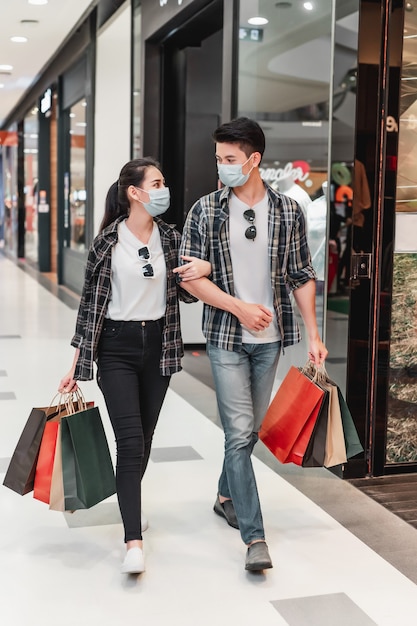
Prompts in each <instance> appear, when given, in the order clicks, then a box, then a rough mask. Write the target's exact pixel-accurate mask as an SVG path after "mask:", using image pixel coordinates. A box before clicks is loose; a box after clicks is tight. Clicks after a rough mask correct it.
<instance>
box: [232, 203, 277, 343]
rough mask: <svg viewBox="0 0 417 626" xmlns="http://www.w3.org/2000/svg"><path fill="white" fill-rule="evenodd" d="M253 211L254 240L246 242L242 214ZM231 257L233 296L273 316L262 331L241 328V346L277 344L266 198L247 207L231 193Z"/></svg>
mask: <svg viewBox="0 0 417 626" xmlns="http://www.w3.org/2000/svg"><path fill="white" fill-rule="evenodd" d="M249 208H251V209H253V210H254V212H255V221H254V225H255V226H256V237H255V239H253V240H250V239H246V237H245V231H246V229H247V228H248V227H249V226H250V225H251V224H250V222H248V221H247V220H246V219H245V218H244V217H243V213H244V211H246V210H247V209H249ZM229 211H230V214H229V228H230V254H231V257H232V268H233V283H234V287H235V296H236V297H237V298H239V299H240V300H243V301H244V302H251V303H254V304H255V303H256V304H263V305H264V306H266V307H267V308H268V309H269V310H270V311H271V313H273V315H274V317H273V320H272V322H271V324H270V325H269V326H268V328H266V329H265V330H261V331H254V330H248V329H247V328H245V327H244V326H242V341H243V343H272V342H273V341H279V339H280V333H279V330H278V324H277V320H276V315H275V312H274V307H273V294H272V286H271V267H270V260H269V254H268V196H267V194H266V192H265V196H264V198H263V199H262V200H261V201H260V202H258V203H257V204H255V205H254V206H253V207H249V206H248V205H247V204H245V203H244V202H242V201H241V200H239V198H238V197H237V196H236V195H235V194H234V193H233V192H232V194H231V196H230V201H229Z"/></svg>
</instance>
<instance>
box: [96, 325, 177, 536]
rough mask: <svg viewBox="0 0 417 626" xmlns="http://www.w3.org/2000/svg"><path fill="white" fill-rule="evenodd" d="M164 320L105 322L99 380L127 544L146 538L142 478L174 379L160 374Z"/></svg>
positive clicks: (101, 342) (101, 343) (99, 352)
mask: <svg viewBox="0 0 417 626" xmlns="http://www.w3.org/2000/svg"><path fill="white" fill-rule="evenodd" d="M161 335H162V320H157V321H146V322H123V321H112V320H106V321H105V323H104V327H103V331H102V334H101V337H100V344H99V351H98V381H99V386H100V389H101V391H102V392H103V395H104V399H105V401H106V406H107V410H108V413H109V417H110V421H111V423H112V426H113V430H114V434H115V438H116V449H117V463H116V488H117V497H118V500H119V506H120V513H121V515H122V520H123V525H124V530H125V542H127V541H132V540H134V539H142V532H141V522H140V514H141V480H142V477H143V475H144V473H145V470H146V466H147V464H148V460H149V454H150V451H151V444H152V437H153V433H154V430H155V426H156V423H157V421H158V417H159V413H160V410H161V407H162V403H163V401H164V398H165V394H166V392H167V389H168V385H169V381H170V377H169V376H161V374H160V372H159V361H160V357H161V346H162V341H161Z"/></svg>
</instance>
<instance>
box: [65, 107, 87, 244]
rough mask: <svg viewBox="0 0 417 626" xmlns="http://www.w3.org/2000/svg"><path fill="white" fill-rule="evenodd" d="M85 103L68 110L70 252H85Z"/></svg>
mask: <svg viewBox="0 0 417 626" xmlns="http://www.w3.org/2000/svg"><path fill="white" fill-rule="evenodd" d="M86 112H87V103H86V101H85V100H84V99H83V100H80V101H79V102H77V103H76V104H75V105H74V106H72V107H71V109H70V113H69V116H70V135H71V141H70V188H69V210H70V226H71V240H70V247H71V249H72V250H78V251H79V252H82V251H84V250H85V208H86V200H87V191H86V184H85V178H86V151H85V136H86V126H87V122H86V119H87V116H86Z"/></svg>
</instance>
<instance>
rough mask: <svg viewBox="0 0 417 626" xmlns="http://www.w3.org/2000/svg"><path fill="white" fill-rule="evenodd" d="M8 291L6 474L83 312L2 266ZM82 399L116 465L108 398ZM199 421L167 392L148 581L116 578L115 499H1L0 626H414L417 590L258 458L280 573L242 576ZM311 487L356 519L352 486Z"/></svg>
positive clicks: (204, 423) (1, 455) (217, 444)
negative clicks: (71, 505) (87, 506)
mask: <svg viewBox="0 0 417 626" xmlns="http://www.w3.org/2000/svg"><path fill="white" fill-rule="evenodd" d="M0 284H1V286H2V298H1V300H0V371H2V372H5V375H1V376H0V392H5V393H6V392H12V393H14V394H15V396H16V397H15V399H4V400H2V399H1V396H0V472H3V473H4V471H5V468H6V467H7V460H8V458H9V457H10V456H11V454H12V452H13V449H14V446H15V444H16V441H17V438H18V436H19V435H20V432H21V430H22V428H23V425H24V423H25V421H26V419H27V416H28V414H29V412H30V409H31V408H32V406H45V405H48V404H49V401H50V400H51V399H52V396H53V395H54V393H55V389H56V388H57V385H58V382H59V379H60V378H61V376H62V375H63V374H65V373H66V371H67V370H68V369H69V366H70V363H71V360H72V348H71V347H70V346H69V339H70V337H71V335H72V333H73V328H74V323H75V311H73V310H71V309H69V308H68V307H67V306H66V305H65V304H63V303H62V302H60V301H59V300H58V299H57V298H55V296H53V295H52V294H51V293H49V292H48V291H47V290H46V289H44V288H43V287H40V286H39V284H38V283H37V282H36V281H35V280H34V279H33V278H31V277H30V276H29V275H27V274H26V273H24V272H23V271H22V270H20V269H19V268H17V267H16V265H14V263H12V262H11V261H9V260H7V259H5V258H3V257H2V256H1V255H0ZM13 336H18V337H19V338H16V337H13ZM177 376H183V377H184V378H185V377H187V376H188V375H187V374H185V373H184V374H183V373H181V374H178V375H177ZM190 380H191V377H189V378H188V381H190ZM191 384H192V383H191ZM82 389H83V391H84V393H85V395H86V397H87V398H88V399H89V400H90V399H94V400H95V402H96V403H97V404H98V405H99V407H100V410H101V413H102V417H103V421H104V424H105V428H106V432H107V435H108V439H109V443H110V446H111V449H112V453H113V458H114V441H113V436H112V432H111V428H110V426H109V422H108V417H107V414H106V412H105V408H104V403H103V400H102V397H101V395H100V392H99V390H98V389H97V387H96V385H95V383H94V382H89V383H84V384H83V385H82ZM203 413H204V412H199V411H197V410H196V409H194V408H193V407H192V406H191V405H190V404H189V403H188V402H187V401H186V400H185V399H183V398H182V397H180V396H179V395H178V394H177V393H175V392H174V391H173V389H171V390H170V391H169V392H168V396H167V399H166V402H165V405H164V408H163V411H162V414H161V418H160V421H159V424H158V427H157V431H156V434H155V438H154V459H155V460H153V461H152V460H151V461H150V463H149V468H148V471H147V474H146V476H145V479H144V486H143V488H144V511H145V513H146V516H147V517H148V519H149V526H150V527H149V530H148V531H146V533H145V534H144V543H145V555H146V572H145V573H144V574H142V575H141V576H138V577H126V576H122V575H121V574H120V573H119V569H120V563H121V561H122V558H123V553H124V546H123V543H122V526H121V523H120V521H119V516H118V509H117V504H116V499H115V497H113V498H110V499H109V500H108V501H106V502H105V503H102V504H99V505H98V506H97V507H95V508H94V509H92V510H91V511H81V512H76V513H74V514H73V515H72V516H71V515H70V514H65V515H64V514H62V513H57V512H52V511H49V510H48V508H47V506H46V505H45V504H43V503H41V502H38V501H35V500H34V499H33V498H32V497H31V495H30V494H28V495H26V496H24V497H20V496H18V495H17V494H15V493H14V492H12V491H10V490H9V489H7V488H5V487H3V486H1V487H0V621H1V624H3V625H4V626H23V625H26V624H30V625H31V626H52V625H54V626H67V625H68V626H70V625H71V626H73V625H74V624H81V625H82V626H84V625H92V626H96V625H97V626H110V625H111V626H114V625H115V624H116V625H118V624H128V623H135V624H147V625H150V626H209V625H210V626H212V625H213V624H216V625H218V626H226V625H228V624H231V623H233V624H239V625H240V626H253V625H254V624H257V625H262V626H281V625H289V626H304V625H305V626H343V625H344V624H349V625H351V626H366V625H368V624H378V625H380V626H397V625H399V624H401V625H402V626H403V625H404V626H407V625H410V626H412V625H414V624H415V623H416V618H415V607H416V606H417V586H416V585H415V584H414V583H413V582H411V581H410V580H409V579H408V578H406V577H405V576H404V575H403V574H402V573H400V571H398V570H397V569H395V568H394V567H393V566H392V565H391V564H390V563H388V562H387V561H386V560H384V559H383V558H382V557H381V556H380V555H379V554H378V553H377V552H375V551H373V550H372V549H371V548H370V547H368V546H367V545H366V544H365V543H364V542H363V541H361V540H360V539H359V538H357V537H356V536H355V534H353V533H352V532H350V531H349V530H348V529H347V528H346V527H344V526H342V525H341V524H340V523H339V522H338V521H336V520H335V519H334V518H333V517H331V516H330V515H329V514H328V513H327V512H325V511H324V510H323V508H321V507H320V506H318V505H317V504H316V503H315V502H314V501H313V499H311V498H310V497H308V495H307V492H308V488H307V487H306V488H305V489H303V492H302V491H301V490H299V489H297V488H295V487H294V485H293V484H291V480H286V479H285V478H284V477H283V476H281V475H279V474H278V473H276V472H275V471H273V470H272V469H270V468H269V467H268V466H267V465H265V464H264V463H262V462H261V461H260V460H259V459H257V458H255V459H254V465H255V469H256V474H257V478H258V487H259V491H260V497H261V501H262V505H263V514H264V521H265V527H266V532H267V540H268V544H269V547H270V552H271V556H272V558H273V562H274V568H273V569H272V570H270V571H268V572H267V573H265V575H264V574H258V575H253V574H249V573H246V572H245V571H244V557H245V547H244V546H243V544H242V542H241V540H240V537H239V533H238V531H236V530H234V529H232V528H230V527H229V526H227V524H226V523H225V521H224V520H222V519H221V518H219V517H218V516H216V515H215V514H214V513H213V511H212V506H213V503H214V499H215V495H216V482H217V477H218V473H219V470H220V465H221V460H222V447H223V436H222V433H221V431H220V429H219V428H218V427H217V426H216V425H215V424H214V423H213V422H211V421H210V420H208V419H207V418H206V417H205V416H204V414H203ZM259 445H261V444H259ZM167 449H168V450H167ZM186 459H187V460H186ZM295 471H301V472H303V471H304V472H305V471H306V470H299V468H297V469H296V470H295ZM307 472H308V470H307ZM304 476H306V480H307V482H308V480H310V479H311V482H312V484H313V483H314V486H315V488H316V489H317V483H318V484H319V489H320V490H321V491H322V492H323V493H325V492H329V493H337V494H338V497H340V498H341V499H343V498H345V503H346V504H347V506H349V501H347V502H346V499H348V498H349V497H350V494H352V493H353V488H352V487H351V486H349V485H347V484H345V483H344V482H343V481H341V480H339V479H338V478H336V477H335V476H333V475H332V474H330V473H329V472H327V471H325V470H314V472H312V473H311V474H304ZM0 478H2V475H1V476H0ZM354 506H355V500H354V499H352V507H353V508H352V511H351V515H352V519H354V518H355V517H357V518H360V516H361V511H360V510H359V508H358V509H357V510H356V509H355V508H354ZM376 510H378V509H376ZM381 519H382V518H381ZM376 521H377V520H373V519H370V520H369V524H370V525H372V524H373V523H374V522H376ZM375 528H376V529H377V523H375ZM399 528H402V526H401V525H400V526H399ZM375 532H377V530H376V531H375ZM416 567H417V566H416Z"/></svg>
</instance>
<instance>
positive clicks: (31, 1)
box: [28, 0, 48, 4]
mask: <svg viewBox="0 0 417 626" xmlns="http://www.w3.org/2000/svg"><path fill="white" fill-rule="evenodd" d="M28 3H29V4H48V0H28Z"/></svg>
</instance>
